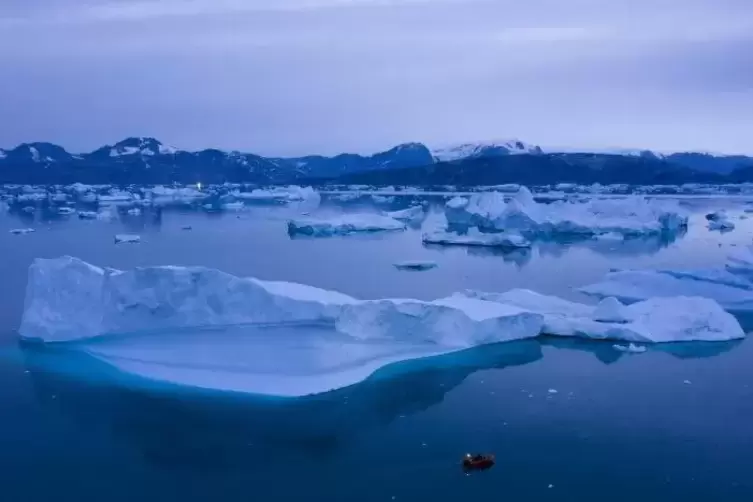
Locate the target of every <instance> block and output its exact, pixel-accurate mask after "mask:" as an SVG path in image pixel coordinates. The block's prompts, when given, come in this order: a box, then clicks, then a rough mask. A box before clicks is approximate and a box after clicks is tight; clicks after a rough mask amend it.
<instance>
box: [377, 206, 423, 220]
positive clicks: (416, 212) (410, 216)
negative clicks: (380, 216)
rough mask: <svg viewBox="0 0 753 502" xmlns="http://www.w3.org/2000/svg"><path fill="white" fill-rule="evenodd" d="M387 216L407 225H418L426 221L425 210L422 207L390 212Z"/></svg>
mask: <svg viewBox="0 0 753 502" xmlns="http://www.w3.org/2000/svg"><path fill="white" fill-rule="evenodd" d="M385 215H386V216H389V217H390V218H393V219H395V220H398V221H404V222H406V223H417V222H420V221H421V220H423V219H424V208H423V207H422V206H411V207H409V208H407V209H401V210H399V211H388V212H386V213H385Z"/></svg>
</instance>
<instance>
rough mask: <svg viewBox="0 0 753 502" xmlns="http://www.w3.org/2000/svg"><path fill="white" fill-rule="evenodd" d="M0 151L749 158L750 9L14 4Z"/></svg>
mask: <svg viewBox="0 0 753 502" xmlns="http://www.w3.org/2000/svg"><path fill="white" fill-rule="evenodd" d="M0 76H2V78H0V146H2V147H5V148H8V147H12V146H15V145H16V144H19V143H21V142H26V141H50V142H54V143H57V144H60V145H62V146H64V147H65V148H67V149H68V150H69V151H73V152H83V151H89V150H93V149H94V148H96V147H99V146H101V145H103V144H112V143H114V142H116V141H118V140H120V139H123V138H125V137H128V136H153V137H156V138H158V139H160V140H161V141H163V142H165V143H168V144H172V145H175V146H177V147H180V148H184V149H189V150H196V149H201V148H207V147H215V148H222V149H235V150H241V151H247V152H255V153H259V154H262V155H280V156H294V155H302V154H310V153H322V154H333V153H338V152H343V151H351V152H359V153H367V152H373V151H378V150H383V149H386V148H389V147H391V146H393V145H395V144H398V143H404V142H409V141H420V142H423V143H426V144H427V145H429V146H430V147H441V146H446V145H450V144H454V143H461V142H467V141H486V140H494V139H508V138H519V139H521V140H523V141H527V142H530V143H534V144H538V145H542V146H544V147H549V148H553V147H557V148H563V149H571V150H572V149H592V148H593V149H600V148H611V147H624V148H646V149H653V150H658V151H667V152H671V151H687V150H695V151H711V152H720V153H747V154H753V0H525V1H524V0H133V1H131V0H2V1H0Z"/></svg>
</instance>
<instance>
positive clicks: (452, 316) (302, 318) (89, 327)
mask: <svg viewBox="0 0 753 502" xmlns="http://www.w3.org/2000/svg"><path fill="white" fill-rule="evenodd" d="M602 318H604V319H607V321H600V320H597V319H602ZM19 334H20V336H21V337H23V338H25V339H31V340H39V341H44V342H76V343H74V344H70V345H67V347H69V348H71V349H72V350H81V351H84V352H86V353H88V354H90V355H92V356H94V357H96V358H98V359H100V360H102V361H105V362H107V363H108V364H111V365H113V366H115V367H116V368H118V369H120V370H121V371H124V372H127V373H129V374H134V375H137V376H141V377H145V378H149V379H155V380H161V381H166V382H172V383H177V384H182V385H191V386H197V387H203V388H210V389H218V390H232V391H239V392H250V393H263V394H274V395H282V396H297V395H303V394H309V393H317V392H325V391H328V390H331V389H334V388H339V387H343V386H347V385H351V384H354V383H357V382H359V381H361V380H363V379H365V378H367V377H368V376H369V375H370V374H371V373H373V372H374V371H376V370H377V369H379V368H380V367H382V366H384V365H386V364H391V363H394V362H398V361H405V360H409V359H415V358H420V357H427V356H433V355H439V354H447V353H451V352H455V351H458V350H462V349H465V348H470V347H475V346H479V345H483V344H489V343H497V342H506V341H511V340H519V339H527V338H533V337H536V336H538V335H540V334H551V335H560V336H580V337H584V338H594V339H612V340H622V341H628V342H669V341H680V340H682V341H689V340H728V339H734V338H740V337H742V336H743V333H742V329H741V328H740V326H739V324H738V323H737V321H736V320H735V319H734V317H732V316H731V315H729V314H727V313H726V312H724V311H722V310H721V308H720V307H719V306H718V305H717V304H716V303H715V302H713V301H712V300H708V299H702V298H684V297H681V298H668V299H654V300H649V301H645V302H640V303H637V304H635V305H631V306H623V305H620V304H619V303H618V302H616V300H610V301H609V302H607V303H605V304H602V305H601V306H589V305H584V304H579V303H574V302H569V301H566V300H563V299H560V298H556V297H549V296H544V295H539V294H537V293H534V292H531V291H526V290H513V291H509V292H507V293H479V292H466V293H457V294H455V295H452V296H450V297H446V298H440V299H438V300H434V301H421V300H415V299H382V300H358V299H356V298H353V297H351V296H348V295H344V294H342V293H338V292H334V291H326V290H322V289H319V288H315V287H311V286H305V285H301V284H294V283H288V282H274V281H262V280H259V279H255V278H243V277H236V276H233V275H231V274H227V273H224V272H221V271H219V270H215V269H210V268H204V267H178V266H162V267H145V268H136V269H133V270H128V271H121V270H115V269H108V268H100V267H95V266H93V265H90V264H88V263H86V262H83V261H81V260H79V259H76V258H72V257H62V258H57V259H37V260H35V261H34V263H33V264H32V265H31V267H30V269H29V282H28V286H27V292H26V300H25V308H24V315H23V318H22V322H21V326H20V328H19Z"/></svg>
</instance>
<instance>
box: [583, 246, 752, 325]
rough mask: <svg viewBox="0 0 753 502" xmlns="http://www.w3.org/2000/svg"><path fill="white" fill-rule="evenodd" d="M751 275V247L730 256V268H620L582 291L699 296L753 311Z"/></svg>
mask: <svg viewBox="0 0 753 502" xmlns="http://www.w3.org/2000/svg"><path fill="white" fill-rule="evenodd" d="M748 260H750V261H748ZM751 279H753V254H751V253H750V251H749V250H737V251H735V252H733V253H732V254H731V255H730V256H729V258H728V263H727V265H726V269H713V268H709V269H697V270H679V269H678V270H619V271H614V272H610V273H608V274H607V275H606V276H605V277H604V279H602V280H601V281H600V282H597V283H595V284H590V285H587V286H584V287H581V288H579V291H581V292H582V293H585V294H588V295H592V296H597V297H607V296H614V297H616V298H618V299H620V300H622V301H624V302H636V301H642V300H646V299H648V298H652V297H673V296H679V295H691V296H699V297H703V298H710V299H712V300H715V301H716V302H718V303H719V305H721V306H722V307H723V308H724V309H725V310H729V311H732V312H745V311H753V282H751Z"/></svg>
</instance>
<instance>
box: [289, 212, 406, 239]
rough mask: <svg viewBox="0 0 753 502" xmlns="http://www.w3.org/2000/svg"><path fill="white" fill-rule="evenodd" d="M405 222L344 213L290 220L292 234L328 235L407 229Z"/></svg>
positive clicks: (380, 216)
mask: <svg viewBox="0 0 753 502" xmlns="http://www.w3.org/2000/svg"><path fill="white" fill-rule="evenodd" d="M405 228H406V226H405V223H403V222H401V221H398V220H396V219H394V218H390V217H389V216H382V215H379V214H343V215H340V216H335V217H332V218H326V219H325V218H300V219H293V220H290V221H288V233H290V234H291V235H294V234H300V235H309V236H312V237H328V236H332V235H347V234H352V233H359V232H388V231H398V230H405Z"/></svg>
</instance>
